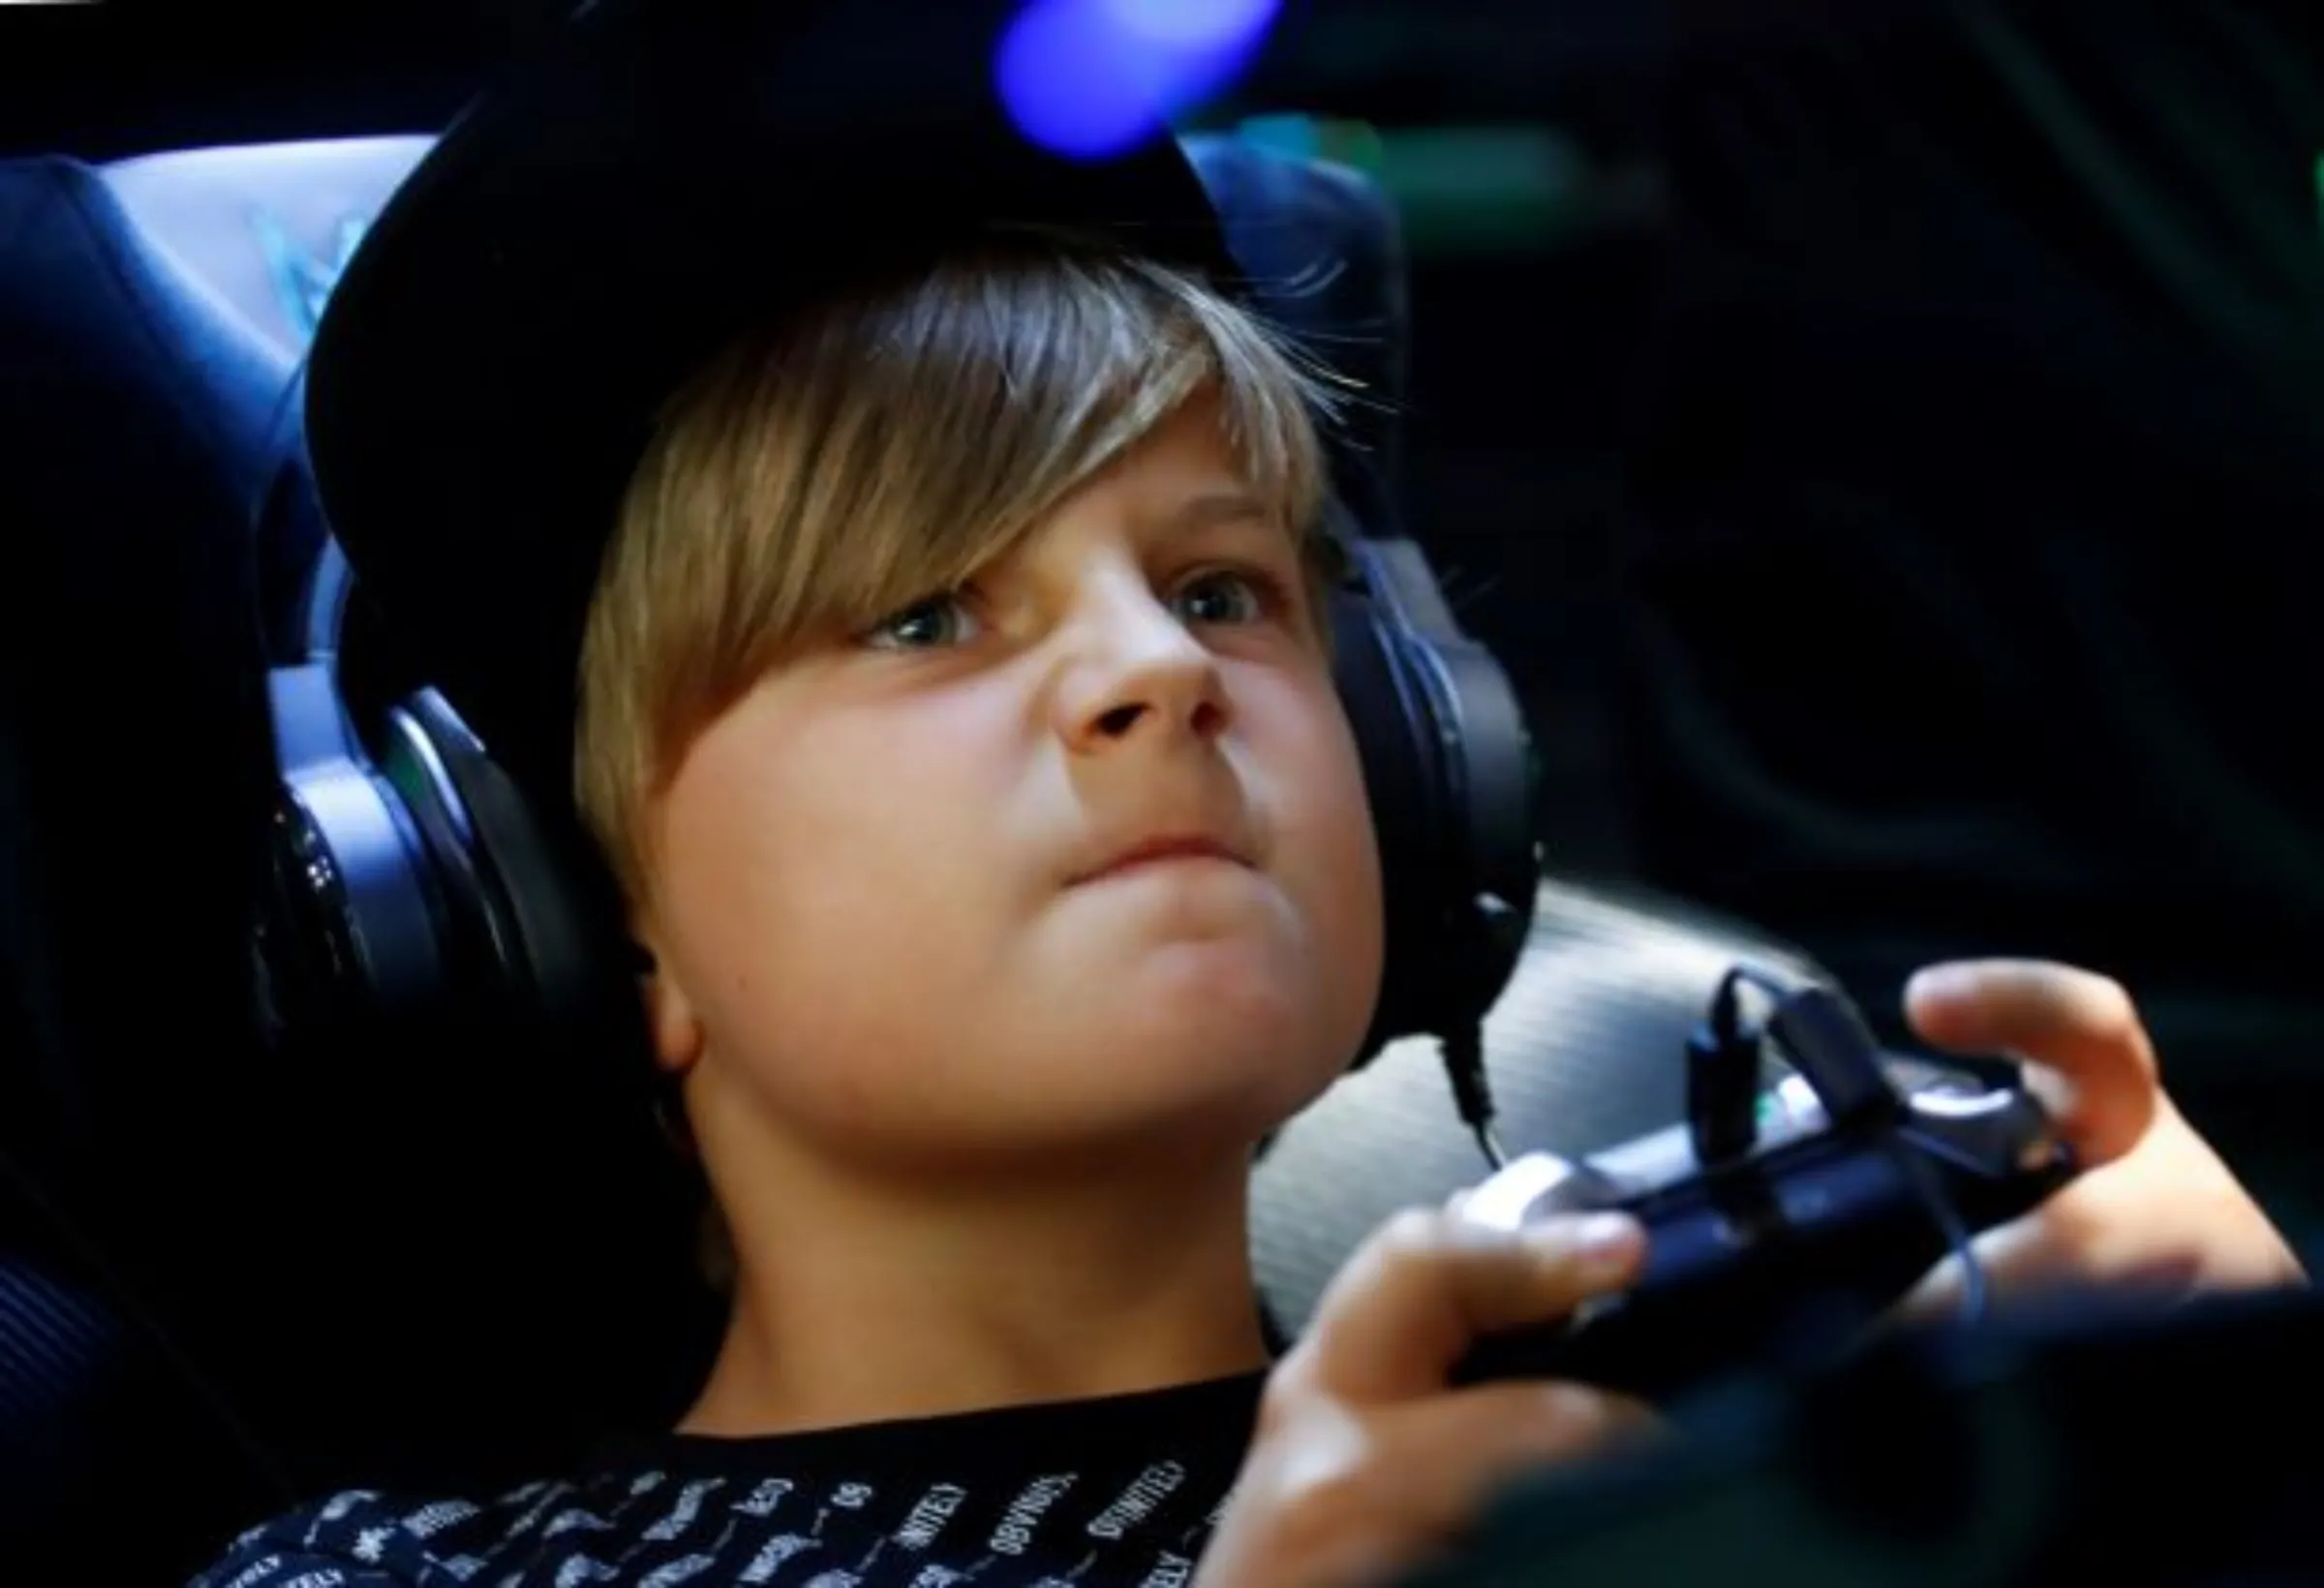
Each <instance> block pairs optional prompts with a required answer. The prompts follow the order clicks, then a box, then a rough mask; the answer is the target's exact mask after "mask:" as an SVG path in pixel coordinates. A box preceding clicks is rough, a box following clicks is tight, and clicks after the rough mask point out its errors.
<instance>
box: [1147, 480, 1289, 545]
mask: <svg viewBox="0 0 2324 1588" xmlns="http://www.w3.org/2000/svg"><path fill="white" fill-rule="evenodd" d="M1274 517H1275V512H1274V509H1273V508H1271V507H1269V505H1268V504H1266V503H1265V502H1262V501H1261V500H1260V499H1259V498H1258V497H1256V496H1254V495H1252V494H1251V493H1250V492H1248V491H1243V490H1224V491H1205V492H1202V493H1200V494H1198V495H1196V496H1192V497H1189V498H1187V499H1186V500H1185V501H1184V502H1181V503H1179V504H1178V505H1177V508H1176V509H1175V510H1173V511H1172V513H1171V515H1170V517H1169V518H1168V519H1167V520H1165V522H1166V523H1167V525H1168V526H1169V527H1170V528H1171V529H1173V530H1175V531H1177V532H1179V533H1181V534H1186V533H1191V532H1193V531H1195V530H1207V529H1210V528H1212V527H1213V526H1215V525H1220V524H1236V523H1240V522H1242V521H1243V520H1245V519H1259V520H1269V521H1271V520H1272V519H1273V518H1274Z"/></svg>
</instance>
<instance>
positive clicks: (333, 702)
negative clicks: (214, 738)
mask: <svg viewBox="0 0 2324 1588" xmlns="http://www.w3.org/2000/svg"><path fill="white" fill-rule="evenodd" d="M267 688H268V693H269V709H270V711H271V714H272V717H273V719H274V732H275V753H276V760H277V766H278V768H279V774H278V776H279V783H278V793H277V797H276V800H275V809H274V813H273V817H272V822H271V827H270V832H269V843H268V851H269V852H268V856H267V874H266V876H265V878H264V881H263V886H262V890H261V900H260V912H259V924H258V942H257V956H258V970H259V973H260V999H261V1002H262V1003H263V1004H264V1005H265V1012H266V1017H267V1019H268V1022H269V1023H270V1024H271V1025H272V1026H273V1027H274V1031H275V1035H276V1036H277V1037H278V1038H280V1037H282V1036H284V1035H287V1034H289V1033H291V1032H292V1031H298V1032H305V1031H309V1030H314V1029H318V1028H333V1029H336V1028H339V1027H341V1026H343V1025H344V1024H345V1023H348V1022H350V1021H355V1020H362V1019H367V1018H369V1017H372V1016H375V1015H379V1014H382V1013H384V1014H390V1015H392V1014H397V1013H401V1012H404V1011H408V1010H412V1009H416V1008H420V1007H423V1006H424V1005H426V1004H427V1003H429V1002H430V1001H432V1000H433V999H434V998H436V997H437V996H438V995H439V994H440V993H441V992H442V990H443V986H444V983H445V978H446V976H447V974H448V973H449V967H450V964H451V962H452V958H453V955H452V950H451V947H450V942H449V937H450V931H449V928H448V917H449V913H450V912H449V909H448V906H447V901H445V899H444V898H443V895H442V893H441V892H440V891H439V890H438V889H437V888H436V887H435V885H434V879H433V876H432V874H431V870H432V869H431V868H430V866H429V864H428V861H427V856H426V852H425V851H426V842H425V840H424V838H423V836H422V834H421V833H420V832H419V830H418V828H417V826H416V824H415V823H414V821H413V816H412V812H411V810H410V809H408V807H407V805H406V803H405V801H404V799H403V798H402V795H401V793H400V791H399V790H398V789H397V788H396V787H394V786H393V785H392V784H391V783H390V782H388V781H387V780H386V779H383V778H382V777H381V776H380V775H379V774H378V773H377V772H376V771H375V770H374V769H373V767H372V766H371V764H370V761H369V758H368V757H367V756H366V755H365V753H364V751H363V748H362V747H361V745H360V744H359V743H358V742H357V741H356V738H355V736H354V733H353V731H352V728H351V727H350V726H349V724H348V721H347V717H346V712H345V710H344V708H343V707H342V705H341V703H340V698H339V692H338V688H337V685H336V681H335V680H334V679H333V677H332V674H331V669H330V666H329V664H328V663H325V662H308V663H304V664H301V665H298V666H289V667H278V668H276V669H274V671H273V672H272V673H271V674H270V675H269V678H268V680H267Z"/></svg>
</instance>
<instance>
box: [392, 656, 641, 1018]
mask: <svg viewBox="0 0 2324 1588" xmlns="http://www.w3.org/2000/svg"><path fill="white" fill-rule="evenodd" d="M394 715H395V735H396V739H397V742H398V743H399V744H400V745H401V746H402V747H403V749H402V759H403V760H404V761H405V762H406V763H407V764H409V765H410V766H412V767H413V768H414V769H415V770H418V771H424V773H425V774H426V784H427V786H428V787H429V788H430V789H432V790H434V791H436V792H435V793H434V795H433V796H432V798H433V800H434V802H435V803H436V804H437V806H438V807H439V817H438V819H436V820H434V821H433V822H432V824H431V825H430V829H429V831H430V837H431V839H432V840H438V841H442V842H443V843H444V844H446V845H447V848H448V851H449V862H450V863H449V864H447V866H446V868H445V869H446V870H447V872H449V873H450V874H452V875H454V876H455V877H456V878H457V879H458V882H459V886H460V888H461V890H462V891H463V893H464V894H466V895H467V896H468V897H469V898H470V899H471V900H472V901H473V909H474V919H475V921H476V923H477V927H478V931H477V932H476V942H475V948H476V951H477V955H478V958H479V960H480V962H481V963H482V964H483V966H484V967H485V973H486V974H487V975H488V976H489V977H490V979H491V980H492V981H493V982H494V983H495V984H497V988H498V991H499V992H500V993H501V995H503V996H505V997H506V998H508V999H510V1000H511V1007H512V1008H513V1009H514V1010H515V1011H517V1012H518V1013H520V1014H521V1015H523V1016H525V1017H528V1018H535V1019H539V1020H543V1021H545V1022H547V1023H548V1025H549V1026H550V1027H551V1028H552V1029H553V1030H556V1031H560V1032H568V1033H569V1032H575V1031H580V1030H584V1029H586V1028H587V1027H588V1024H589V1023H590V1022H591V1021H592V1019H593V1018H594V1017H596V1016H597V1015H600V1014H602V1013H603V1011H604V1010H605V1008H606V1007H607V991H608V989H613V988H619V987H623V986H626V985H627V981H628V975H627V970H628V964H627V960H626V959H625V958H624V957H623V955H622V954H621V952H620V943H621V938H620V935H619V932H618V931H617V930H615V923H614V922H613V921H612V920H611V918H610V912H609V911H608V910H607V908H606V903H607V900H606V898H605V897H603V896H602V895H594V894H592V893H591V892H590V891H589V890H588V889H587V888H586V887H585V886H584V884H583V881H582V869H583V868H584V867H586V866H587V865H588V864H589V861H588V857H587V855H586V853H585V852H584V851H583V850H582V848H581V846H580V845H579V844H578V843H577V842H576V841H575V840H574V838H573V836H571V835H560V834H556V833H552V832H551V831H550V830H549V829H548V828H547V827H546V826H545V825H544V824H543V823H542V822H541V821H540V820H539V818H538V817H537V816H536V815H535V812H534V811H533V809H531V808H530V807H529V806H528V805H527V803H526V801H525V798H524V796H523V794H522V793H521V792H520V791H519V790H518V788H517V786H516V783H515V781H514V780H513V779H510V778H509V777H508V775H507V774H506V773H505V772H504V771H503V770H502V769H501V768H500V767H499V766H497V765H495V764H494V763H493V760H492V758H491V756H490V755H489V754H487V753H486V751H485V748H484V746H483V744H482V743H481V742H480V741H479V740H478V739H477V738H476V736H475V735H474V733H472V732H471V731H469V728H468V725H467V724H466V723H465V722H463V721H462V720H461V719H460V716H459V714H458V713H457V712H455V711H454V710H453V709H452V707H451V704H450V703H449V702H448V701H446V700H445V699H444V698H443V695H441V694H439V693H438V692H437V691H435V690H434V689H421V690H419V691H418V692H417V693H415V694H413V695H412V696H411V697H410V698H408V699H407V700H406V701H405V702H404V703H403V704H402V705H401V706H400V707H399V708H398V709H397V711H396V713H395V714H394Z"/></svg>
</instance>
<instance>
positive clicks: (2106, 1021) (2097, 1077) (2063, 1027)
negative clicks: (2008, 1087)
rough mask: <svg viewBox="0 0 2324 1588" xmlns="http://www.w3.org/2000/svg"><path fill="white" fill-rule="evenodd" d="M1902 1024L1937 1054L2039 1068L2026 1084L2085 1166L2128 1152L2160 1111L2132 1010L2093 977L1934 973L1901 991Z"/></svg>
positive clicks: (2152, 1066) (2049, 968)
mask: <svg viewBox="0 0 2324 1588" xmlns="http://www.w3.org/2000/svg"><path fill="white" fill-rule="evenodd" d="M1905 1015H1906V1018H1907V1019H1908V1020H1910V1021H1911V1023H1912V1026H1913V1029H1915V1030H1916V1031H1918V1032H1919V1033H1920V1035H1921V1036H1922V1037H1923V1038H1924V1039H1926V1040H1927V1041H1928V1042H1930V1043H1932V1044H1934V1045H1936V1046H1937V1047H1940V1048H1948V1049H1951V1050H1953V1051H1954V1052H1957V1053H2008V1054H2016V1055H2018V1056H2019V1057H2021V1058H2024V1059H2026V1060H2028V1061H2030V1062H2031V1063H2032V1064H2033V1065H2034V1066H2037V1068H2036V1069H2035V1070H2034V1071H2033V1073H2031V1074H2030V1075H2029V1076H2028V1078H2027V1080H2028V1084H2029V1085H2031V1086H2032V1087H2033V1089H2034V1090H2035V1091H2036V1092H2037V1093H2038V1094H2039V1095H2040V1096H2041V1098H2042V1101H2043V1102H2044V1103H2045V1104H2046V1105H2048V1107H2049V1108H2050V1110H2051V1112H2052V1114H2053V1115H2055V1116H2056V1117H2057V1119H2058V1122H2059V1125H2060V1128H2061V1129H2062V1130H2063V1131H2064V1134H2065V1136H2066V1139H2067V1140H2068V1141H2070V1142H2071V1143H2072V1144H2073V1146H2074V1149H2075V1152H2076V1154H2077V1155H2078V1156H2079V1157H2080V1158H2081V1160H2082V1161H2083V1163H2085V1164H2086V1165H2091V1166H2095V1165H2098V1164H2103V1163H2107V1162H2111V1161H2112V1160H2113V1159H2116V1158H2119V1157H2121V1156H2122V1155H2123V1154H2124V1153H2125V1152H2127V1151H2129V1150H2130V1149H2131V1148H2132V1147H2133V1146H2136V1145H2138V1143H2139V1141H2140V1140H2141V1139H2142V1138H2143V1137H2144V1136H2145V1135H2146V1133H2147V1131H2148V1129H2149V1127H2151V1126H2152V1125H2153V1123H2154V1121H2155V1118H2156V1113H2157V1111H2158V1109H2159V1107H2160V1104H2161V1084H2160V1081H2159V1079H2158V1077H2157V1072H2156V1059H2155V1047H2154V1044H2153V1042H2151V1041H2150V1040H2149V1038H2148V1036H2147V1030H2146V1026H2145V1024H2144V1023H2142V1022H2141V1021H2140V1020H2139V1017H2138V1009H2137V1006H2136V1005H2135V1004H2133V1003H2132V1002H2131V1000H2130V995H2129V993H2127V992H2125V991H2124V990H2123V988H2122V985H2121V984H2120V983H2118V982H2115V981H2113V980H2112V979H2110V978H2108V977H2105V976H2101V975H2098V974H2096V973H2095V972H2093V971H2088V970H2079V969H2076V968H2074V967H2073V966H2070V965H2062V964H2053V963H2050V962H2046V961H2039V960H1977V961H1963V962H1955V963H1950V964H1941V965H1932V966H1930V967H1929V968H1927V969H1925V970H1922V971H1920V972H1919V973H1918V974H1917V975H1915V976H1914V977H1913V978H1912V980H1911V982H1910V983H1909V984H1907V986H1906V988H1905ZM2044 1072H2046V1073H2044Z"/></svg>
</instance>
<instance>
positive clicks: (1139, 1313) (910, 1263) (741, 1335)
mask: <svg viewBox="0 0 2324 1588" xmlns="http://www.w3.org/2000/svg"><path fill="white" fill-rule="evenodd" d="M786 1178H788V1176H786ZM750 1201H751V1202H753V1203H754V1204H755V1206H743V1207H737V1208H735V1209H734V1213H735V1215H736V1216H733V1217H731V1218H730V1223H731V1224H732V1225H733V1229H734V1239H735V1252H736V1259H737V1261H736V1272H737V1277H736V1283H735V1298H734V1303H733V1306H732V1309H731V1312H730V1315H729V1321H728V1325H727V1330H726V1336H725V1340H724V1342H723V1343H722V1345H721V1346H720V1348H719V1358H718V1361H717V1363H716V1365H715V1366H714V1367H713V1369H712V1371H711V1375H710V1378H709V1381H708V1383H707V1384H706V1385H705V1387H704V1389H703V1391H702V1393H701V1395H700V1397H699V1398H698V1399H697V1400H696V1402H695V1404H694V1406H693V1408H692V1410H691V1411H689V1412H688V1414H687V1416H686V1418H685V1420H683V1421H682V1423H681V1424H680V1426H681V1428H682V1429H683V1430H684V1431H686V1432H689V1433H702V1434H713V1435H723V1436H741V1435H748V1434H764V1433H780V1432H787V1431H793V1430H800V1429H808V1428H819V1427H838V1426H844V1425H848V1424H854V1423H862V1422H872V1421H885V1420H898V1419H906V1418H917V1417H933V1416H940V1415H943V1414H946V1413H954V1412H966V1411H976V1410H982V1409H986V1408H991V1407H999V1406H1013V1405H1025V1404H1031V1403H1035V1402H1042V1401H1057V1400H1073V1399H1082V1398H1086V1397H1092V1396H1098V1395H1107V1394H1120V1393H1127V1392H1131V1391H1135V1390H1140V1389H1156V1388H1161V1387H1164V1386H1168V1385H1174V1384H1188V1383H1194V1382H1198V1381H1201V1380H1205V1379H1212V1378H1221V1377H1225V1376H1228V1375H1231V1374H1235V1373H1240V1372H1247V1371H1253V1370H1256V1369H1258V1368H1261V1367H1263V1366H1265V1365H1266V1363H1267V1347H1266V1342H1265V1338H1264V1336H1263V1333H1262V1331H1261V1328H1260V1324H1259V1318H1258V1311H1257V1305H1256V1298H1255V1296H1254V1292H1253V1289H1252V1283H1251V1273H1250V1252H1249V1234H1248V1231H1249V1220H1248V1209H1249V1156H1248V1153H1247V1151H1246V1152H1242V1153H1239V1154H1224V1155H1222V1156H1221V1158H1220V1160H1219V1161H1218V1162H1216V1163H1215V1164H1212V1165H1210V1166H1208V1167H1206V1168H1203V1169H1200V1170H1197V1169H1196V1168H1195V1167H1194V1166H1190V1165H1185V1164H1179V1165H1177V1166H1173V1168H1172V1169H1171V1170H1170V1171H1169V1172H1168V1173H1167V1175H1159V1174H1158V1175H1155V1176H1135V1177H1130V1176H1125V1177H1122V1178H1118V1179H1116V1180H1114V1181H1112V1182H1111V1183H1106V1184H1099V1185H1091V1184H1088V1183H1087V1182H1086V1181H1084V1182H1082V1183H1079V1184H1076V1185H1075V1186H1074V1187H1073V1188H1072V1189H1071V1190H1070V1191H1067V1190H1063V1189H1060V1188H1057V1187H1050V1188H1048V1189H1046V1190H1035V1189H1034V1188H1031V1187H1024V1186H1018V1187H1011V1188H1009V1189H1008V1190H1006V1191H999V1192H994V1193H993V1194H991V1195H989V1196H986V1197H981V1198H980V1197H977V1196H973V1195H970V1194H967V1193H965V1192H964V1191H963V1188H961V1187H960V1186H958V1185H954V1186H950V1187H947V1188H946V1189H945V1191H944V1193H943V1194H942V1195H940V1196H932V1195H930V1193H929V1189H928V1188H925V1187H920V1188H914V1189H913V1190H912V1191H909V1192H899V1191H897V1190H895V1189H894V1188H892V1187H882V1186H878V1185H873V1184H869V1183H867V1182H865V1181H863V1180H860V1179H851V1178H845V1177H841V1176H816V1177H815V1178H814V1179H813V1182H812V1183H811V1184H810V1185H809V1186H799V1185H787V1186H786V1187H785V1190H784V1195H783V1196H782V1197H781V1198H780V1202H777V1201H776V1200H775V1199H759V1198H753V1199H750Z"/></svg>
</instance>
